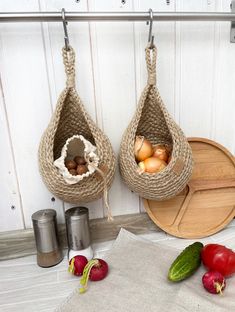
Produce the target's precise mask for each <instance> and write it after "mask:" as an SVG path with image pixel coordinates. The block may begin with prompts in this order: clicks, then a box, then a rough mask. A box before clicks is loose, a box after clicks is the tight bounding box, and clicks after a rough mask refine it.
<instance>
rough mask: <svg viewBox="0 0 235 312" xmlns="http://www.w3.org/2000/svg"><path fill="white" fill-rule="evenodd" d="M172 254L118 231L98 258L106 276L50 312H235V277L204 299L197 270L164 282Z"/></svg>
mask: <svg viewBox="0 0 235 312" xmlns="http://www.w3.org/2000/svg"><path fill="white" fill-rule="evenodd" d="M199 241H200V240H199ZM178 254H179V251H178V250H176V249H173V248H170V247H165V246H163V245H162V244H161V245H160V244H158V243H152V242H150V241H147V240H144V239H142V238H139V237H137V236H136V235H134V234H132V233H130V232H128V231H126V230H124V229H121V231H120V233H119V235H118V237H117V239H116V241H115V242H114V244H113V247H112V249H111V250H110V251H109V253H108V254H107V256H106V257H105V258H104V259H105V260H106V261H107V262H108V264H109V268H110V270H109V274H108V276H107V277H106V278H105V279H104V280H102V281H99V282H89V284H88V290H87V292H86V293H84V294H79V292H78V291H77V290H75V291H74V292H73V293H72V294H71V295H70V296H69V298H67V300H66V301H65V302H64V303H62V305H60V306H59V307H58V308H57V309H56V310H55V311H56V312H75V311H76V312H79V311H81V312H82V311H86V312H96V311H97V312H158V311H159V312H169V311H172V312H185V311H189V312H198V311H201V312H207V311H208V312H209V311H210V312H211V311H213V312H228V311H235V277H231V278H229V279H227V287H226V289H225V291H224V294H223V295H213V294H210V293H208V292H207V291H206V290H205V289H204V288H203V285H202V282H201V278H202V275H203V274H204V273H205V269H204V268H203V265H201V267H200V268H199V270H198V271H197V272H196V273H195V274H194V275H193V276H191V277H190V278H188V279H185V280H184V281H181V282H178V283H173V282H170V281H168V279H167V273H168V270H169V267H170V265H171V263H172V262H173V261H174V259H175V258H176V257H177V256H178ZM78 285H79V281H78Z"/></svg>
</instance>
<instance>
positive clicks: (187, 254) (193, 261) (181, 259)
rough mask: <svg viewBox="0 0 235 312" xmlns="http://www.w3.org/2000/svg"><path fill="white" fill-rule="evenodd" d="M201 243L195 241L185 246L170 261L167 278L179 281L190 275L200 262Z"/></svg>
mask: <svg viewBox="0 0 235 312" xmlns="http://www.w3.org/2000/svg"><path fill="white" fill-rule="evenodd" d="M202 248H203V244H202V243H200V242H195V243H193V244H191V245H189V246H188V247H186V248H185V249H184V250H183V251H182V252H181V253H180V254H179V256H178V257H177V258H176V259H175V261H174V262H173V263H172V265H171V267H170V269H169V272H168V279H169V280H170V281H172V282H179V281H182V280H184V279H185V278H187V277H189V276H191V275H192V274H193V273H194V272H195V271H196V270H197V269H198V268H199V266H200V264H201V250H202Z"/></svg>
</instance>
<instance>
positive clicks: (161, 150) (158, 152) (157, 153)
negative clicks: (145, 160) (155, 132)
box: [153, 144, 170, 163]
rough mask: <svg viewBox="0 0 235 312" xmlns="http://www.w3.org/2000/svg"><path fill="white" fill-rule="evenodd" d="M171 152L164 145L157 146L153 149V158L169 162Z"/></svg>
mask: <svg viewBox="0 0 235 312" xmlns="http://www.w3.org/2000/svg"><path fill="white" fill-rule="evenodd" d="M169 154H170V151H169V148H168V147H167V146H165V145H162V144H157V145H155V146H154V147H153V157H157V158H159V159H161V160H164V161H165V162H166V163H167V162H168V157H169Z"/></svg>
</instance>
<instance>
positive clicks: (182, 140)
mask: <svg viewBox="0 0 235 312" xmlns="http://www.w3.org/2000/svg"><path fill="white" fill-rule="evenodd" d="M145 52H146V63H147V71H148V82H147V85H146V87H145V88H144V90H143V92H142V94H141V97H140V100H139V104H138V107H137V110H136V113H135V115H134V117H133V119H132V121H131V123H130V124H129V126H128V128H127V129H126V131H125V133H124V135H123V138H122V142H121V148H120V155H119V165H120V172H121V175H122V178H123V179H124V181H125V183H126V184H127V186H128V187H129V188H130V189H131V190H132V191H134V192H136V193H138V194H139V195H140V196H141V197H143V198H147V199H152V200H164V199H168V198H171V197H173V196H175V195H176V194H178V193H179V192H180V191H182V190H183V189H184V187H185V186H186V184H187V182H188V180H189V178H190V176H191V174H192V168H193V160H192V151H191V148H190V146H189V144H188V142H187V139H186V137H185V136H184V134H183V132H182V130H181V129H180V127H179V126H178V125H177V124H176V123H175V122H174V120H173V119H172V118H171V116H170V115H169V113H168V112H167V109H166V107H165V105H164V103H163V101H162V99H161V96H160V94H159V91H158V89H157V87H156V54H157V52H156V47H155V46H154V47H153V48H152V49H150V47H147V48H146V49H145ZM137 135H141V136H144V137H145V138H146V139H148V140H149V141H150V142H151V143H152V144H154V145H155V144H167V145H170V146H172V154H171V161H170V162H169V164H168V165H167V166H166V168H165V169H164V170H162V171H160V172H159V173H154V174H150V173H142V174H139V172H138V166H137V163H136V160H135V156H134V144H135V138H136V136H137Z"/></svg>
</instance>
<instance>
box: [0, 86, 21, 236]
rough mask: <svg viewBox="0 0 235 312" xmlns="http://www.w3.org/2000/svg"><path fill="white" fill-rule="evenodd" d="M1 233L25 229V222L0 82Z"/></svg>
mask: <svg viewBox="0 0 235 312" xmlns="http://www.w3.org/2000/svg"><path fill="white" fill-rule="evenodd" d="M0 150H1V160H0V172H1V179H0V190H1V202H0V231H8V230H18V229H23V227H24V220H23V214H22V206H21V202H20V194H19V189H18V184H17V178H16V171H15V164H14V158H13V154H12V145H11V141H10V133H9V128H8V121H7V116H6V107H5V102H4V94H3V90H2V84H1V82H0Z"/></svg>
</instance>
